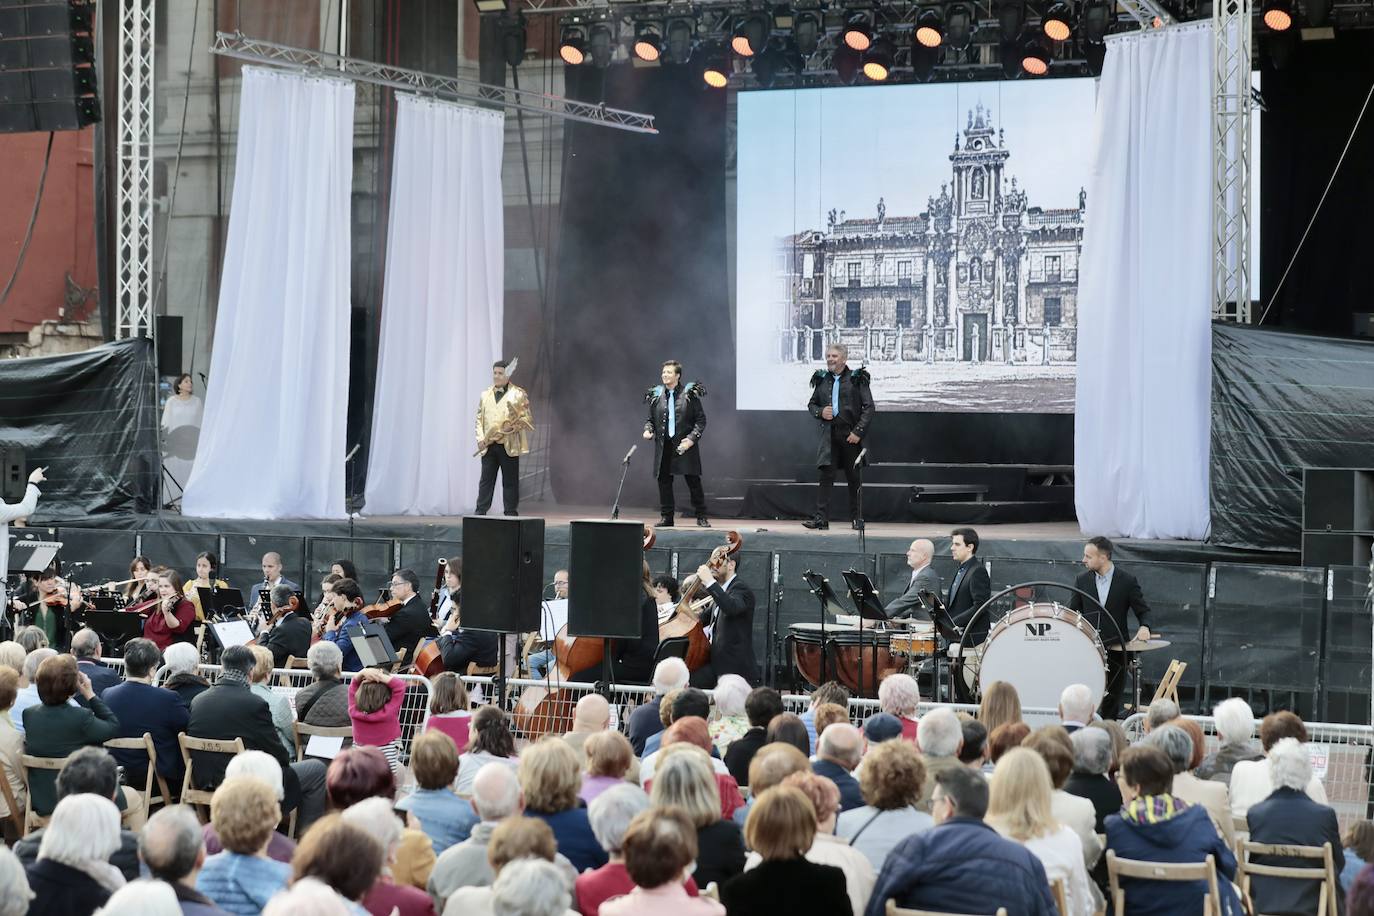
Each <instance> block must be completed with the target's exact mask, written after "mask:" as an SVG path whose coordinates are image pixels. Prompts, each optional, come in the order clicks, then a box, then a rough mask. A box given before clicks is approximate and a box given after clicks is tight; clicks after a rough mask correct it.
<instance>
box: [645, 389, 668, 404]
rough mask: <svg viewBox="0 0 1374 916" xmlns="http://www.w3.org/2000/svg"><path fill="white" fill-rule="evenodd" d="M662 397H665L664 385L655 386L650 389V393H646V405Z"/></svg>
mask: <svg viewBox="0 0 1374 916" xmlns="http://www.w3.org/2000/svg"><path fill="white" fill-rule="evenodd" d="M660 397H663V386H662V385H655V386H654V387H652V388H650V389H649V390H648V391H645V392H644V401H645V403H648V402H649V401H652V400H654V399H655V398H660Z"/></svg>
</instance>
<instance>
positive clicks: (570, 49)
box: [558, 25, 587, 67]
mask: <svg viewBox="0 0 1374 916" xmlns="http://www.w3.org/2000/svg"><path fill="white" fill-rule="evenodd" d="M558 56H559V57H561V58H563V63H565V64H570V65H572V66H574V67H576V66H577V65H578V64H580V63H582V62H583V61H584V60H586V59H587V30H586V29H584V28H582V26H580V25H565V26H563V35H562V37H561V38H560V39H559V40H558Z"/></svg>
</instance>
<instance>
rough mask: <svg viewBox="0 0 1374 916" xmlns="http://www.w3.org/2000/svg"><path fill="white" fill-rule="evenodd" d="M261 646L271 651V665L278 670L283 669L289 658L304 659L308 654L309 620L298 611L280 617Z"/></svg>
mask: <svg viewBox="0 0 1374 916" xmlns="http://www.w3.org/2000/svg"><path fill="white" fill-rule="evenodd" d="M263 645H264V646H265V647H266V648H268V649H270V650H272V664H273V665H274V666H276V667H278V668H285V667H286V660H287V658H288V657H290V656H294V657H296V658H305V657H306V655H307V654H309V652H310V618H309V617H307V616H306V615H305V614H302V613H300V612H299V611H292V612H291V613H290V614H284V615H282V619H281V620H278V621H277V625H276V626H274V627H273V628H272V631H271V632H270V633H268V634H267V641H266V642H264V643H263Z"/></svg>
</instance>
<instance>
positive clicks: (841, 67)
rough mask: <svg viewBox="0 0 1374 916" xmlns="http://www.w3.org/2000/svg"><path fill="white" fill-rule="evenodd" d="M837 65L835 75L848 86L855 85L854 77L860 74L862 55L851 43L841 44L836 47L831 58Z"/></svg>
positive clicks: (835, 65)
mask: <svg viewBox="0 0 1374 916" xmlns="http://www.w3.org/2000/svg"><path fill="white" fill-rule="evenodd" d="M830 62H831V64H832V65H833V66H834V67H835V75H836V76H837V77H838V78H839V80H840V82H841V83H844V84H845V85H846V86H850V85H853V83H854V78H855V77H856V76H858V75H859V64H860V62H861V56H860V54H859V52H858V51H855V50H854V49H853V48H851V47H850V46H849V45H843V44H842V45H840V46H839V47H838V48H836V49H835V55H834V57H832V58H831V60H830Z"/></svg>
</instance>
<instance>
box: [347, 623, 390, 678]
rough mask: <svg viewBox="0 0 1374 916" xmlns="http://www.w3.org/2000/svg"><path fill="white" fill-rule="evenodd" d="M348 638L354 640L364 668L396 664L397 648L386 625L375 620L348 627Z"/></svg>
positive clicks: (355, 648) (354, 648)
mask: <svg viewBox="0 0 1374 916" xmlns="http://www.w3.org/2000/svg"><path fill="white" fill-rule="evenodd" d="M345 632H347V633H348V638H349V639H350V640H352V641H353V651H354V652H357V653H358V660H359V661H361V662H362V663H363V667H364V668H385V667H388V666H391V665H394V664H396V650H395V649H394V648H392V646H391V637H390V636H388V635H387V633H386V627H384V626H382V625H381V624H380V623H378V622H377V621H375V620H369V621H368V622H367V623H364V624H360V625H357V626H351V627H348V628H347V629H346V631H345Z"/></svg>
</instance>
